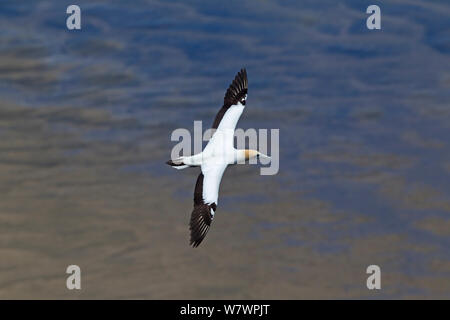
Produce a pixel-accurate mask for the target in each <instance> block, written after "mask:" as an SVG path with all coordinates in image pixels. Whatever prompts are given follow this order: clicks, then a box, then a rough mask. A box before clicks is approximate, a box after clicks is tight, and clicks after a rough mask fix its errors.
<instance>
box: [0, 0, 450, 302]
mask: <svg viewBox="0 0 450 320" xmlns="http://www.w3.org/2000/svg"><path fill="white" fill-rule="evenodd" d="M77 4H78V5H79V6H80V7H81V10H82V30H81V31H68V30H67V29H66V27H65V19H66V17H67V15H66V13H65V12H66V6H67V3H65V2H64V1H62V2H61V1H12V0H11V1H8V0H6V1H5V0H3V1H2V2H1V3H0V30H1V33H0V137H1V139H0V298H63V299H69V298H87V299H89V298H160V299H171V298H192V299H197V298H203V299H205V298H229V299H232V298H250V299H251V298H275V299H276V298H289V299H298V298H419V297H435V298H450V249H449V247H450V179H449V178H450V151H449V150H450V149H449V136H450V105H449V98H450V59H449V58H450V5H449V3H448V2H447V1H438V0H435V1H431V0H428V1H419V0H393V1H389V3H386V4H384V3H383V4H382V5H381V11H382V30H381V31H369V30H367V28H366V24H365V19H366V17H367V15H366V14H365V10H366V8H367V6H368V5H369V4H372V3H370V2H369V1H360V0H358V1H356V0H347V1H337V2H336V1H331V0H320V1H318V0H315V1H312V0H310V1H279V2H277V1H256V0H254V1H227V2H226V3H225V2H219V1H171V2H168V1H144V0H142V1H133V2H130V1H100V0H98V1H84V0H80V1H77ZM241 67H246V68H247V72H248V75H249V98H248V103H247V108H246V110H245V113H244V114H243V116H242V118H241V120H240V122H239V125H238V126H239V127H241V128H244V129H247V128H257V129H258V128H268V129H270V128H279V129H280V171H279V173H278V174H277V175H274V176H260V175H259V168H258V167H257V166H234V167H230V168H228V170H227V172H226V173H225V175H224V179H223V181H222V185H221V194H220V204H219V208H218V212H217V215H216V217H215V220H214V224H213V227H212V229H211V230H210V232H209V234H208V236H207V238H206V240H205V242H204V243H202V245H201V246H200V247H199V248H197V249H192V248H190V247H189V245H188V238H189V230H188V226H187V225H188V221H189V216H190V212H191V208H192V193H193V188H194V183H195V179H196V176H197V175H198V169H189V170H184V171H175V170H173V169H171V168H169V167H168V166H166V165H165V164H164V162H165V161H166V160H167V159H168V158H169V157H170V152H171V148H172V147H173V145H174V142H171V141H170V134H171V132H172V131H173V130H174V129H176V128H188V129H189V130H193V122H194V120H203V121H204V128H205V129H206V128H207V127H208V126H209V125H210V124H211V123H212V120H213V117H214V116H215V114H216V112H217V111H218V109H219V108H220V106H221V102H222V99H223V95H224V93H225V89H226V87H227V86H228V85H229V83H230V81H231V80H232V78H233V77H234V75H235V73H236V72H237V71H238V70H239V69H240V68H241ZM70 264H77V265H79V266H80V267H81V269H82V290H81V291H77V292H73V291H69V290H67V289H66V287H65V281H66V276H67V275H66V274H65V270H66V267H67V266H68V265H70ZM371 264H376V265H379V266H380V267H381V270H382V290H380V291H377V292H373V291H369V290H367V288H366V277H367V275H366V268H367V266H368V265H371Z"/></svg>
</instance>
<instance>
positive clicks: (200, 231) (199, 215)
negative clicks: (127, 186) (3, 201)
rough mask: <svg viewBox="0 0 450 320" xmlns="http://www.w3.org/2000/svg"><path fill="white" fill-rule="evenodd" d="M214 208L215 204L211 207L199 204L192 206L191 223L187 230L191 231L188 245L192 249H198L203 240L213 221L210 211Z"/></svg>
mask: <svg viewBox="0 0 450 320" xmlns="http://www.w3.org/2000/svg"><path fill="white" fill-rule="evenodd" d="M216 208H217V207H216V205H215V203H213V204H211V205H208V204H200V205H195V206H194V210H193V211H192V214H191V221H190V223H189V229H190V230H191V239H190V241H189V244H190V245H191V246H192V247H193V248H196V247H198V246H199V245H200V243H202V241H203V239H205V237H206V234H207V233H208V231H209V228H210V226H211V222H212V219H213V215H212V214H211V209H212V210H213V211H215V210H216Z"/></svg>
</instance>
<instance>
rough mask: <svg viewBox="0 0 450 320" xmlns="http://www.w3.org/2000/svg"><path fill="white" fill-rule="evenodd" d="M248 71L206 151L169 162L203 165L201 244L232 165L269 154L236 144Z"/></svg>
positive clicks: (197, 225)
mask: <svg viewBox="0 0 450 320" xmlns="http://www.w3.org/2000/svg"><path fill="white" fill-rule="evenodd" d="M247 85H248V81H247V71H246V70H245V69H241V71H240V72H239V73H238V74H237V75H236V77H235V78H234V80H233V82H232V83H231V85H230V87H229V88H228V90H227V92H226V94H225V98H224V103H223V106H222V108H221V109H220V110H219V113H218V114H217V115H216V118H215V120H214V123H213V125H212V128H213V129H215V131H214V133H213V135H212V137H211V139H210V140H209V142H208V144H207V145H206V147H205V149H204V150H203V152H201V153H198V154H195V155H193V156H183V157H180V158H177V159H173V160H169V161H167V162H166V163H167V164H168V165H170V166H172V167H173V168H176V169H184V168H187V167H201V171H202V172H201V173H200V175H199V176H198V178H197V183H196V184H195V191H194V210H193V211H192V214H191V220H190V231H191V239H190V244H191V245H192V246H193V247H197V246H198V245H199V244H200V243H201V242H202V240H203V239H204V238H205V236H206V233H207V232H208V230H209V227H210V226H211V222H212V220H213V217H214V214H215V212H216V209H217V199H218V197H219V186H220V180H221V179H222V175H223V173H224V171H225V169H226V168H227V166H228V165H231V164H236V163H245V160H248V159H251V158H255V157H262V158H268V159H270V157H268V156H267V155H265V154H263V153H261V152H259V151H256V150H248V149H242V150H238V149H235V148H234V130H235V128H236V124H237V122H238V120H239V117H240V116H241V114H242V112H243V111H244V108H245V102H246V100H247Z"/></svg>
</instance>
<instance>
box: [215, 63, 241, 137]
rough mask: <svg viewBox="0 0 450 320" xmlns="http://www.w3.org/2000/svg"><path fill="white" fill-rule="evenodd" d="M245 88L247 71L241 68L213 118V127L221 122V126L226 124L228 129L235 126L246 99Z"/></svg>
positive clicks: (216, 126)
mask: <svg viewBox="0 0 450 320" xmlns="http://www.w3.org/2000/svg"><path fill="white" fill-rule="evenodd" d="M247 89H248V80H247V71H246V70H245V69H241V71H239V72H238V74H237V75H236V77H235V78H234V80H233V82H232V83H231V84H230V87H229V88H228V90H227V92H226V94H225V98H224V100H223V106H222V108H221V109H220V110H219V112H218V113H217V115H216V118H215V119H214V123H213V126H212V128H213V129H217V128H218V127H219V125H220V124H221V123H222V122H224V123H223V124H222V126H224V125H225V124H226V127H227V128H228V127H229V129H234V128H235V126H236V123H237V121H238V120H239V117H240V116H241V114H242V110H243V109H244V108H243V106H245V101H246V100H247ZM232 106H240V108H232ZM233 124H234V126H233Z"/></svg>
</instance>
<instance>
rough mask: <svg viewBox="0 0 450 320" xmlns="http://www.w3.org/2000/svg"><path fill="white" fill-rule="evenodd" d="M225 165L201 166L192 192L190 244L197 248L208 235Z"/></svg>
mask: <svg viewBox="0 0 450 320" xmlns="http://www.w3.org/2000/svg"><path fill="white" fill-rule="evenodd" d="M226 167H227V165H226V164H214V165H208V166H202V173H200V175H199V176H198V178H197V183H196V184H195V191H194V210H193V211H192V214H191V221H190V224H189V229H190V230H191V240H190V244H191V245H192V246H193V247H197V246H198V245H199V244H200V243H201V242H202V241H203V239H204V238H205V236H206V234H207V233H208V230H209V227H210V226H211V222H212V220H213V218H214V214H215V212H216V209H217V199H218V197H219V186H220V181H221V180H222V176H223V173H224V171H225V169H226Z"/></svg>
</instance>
